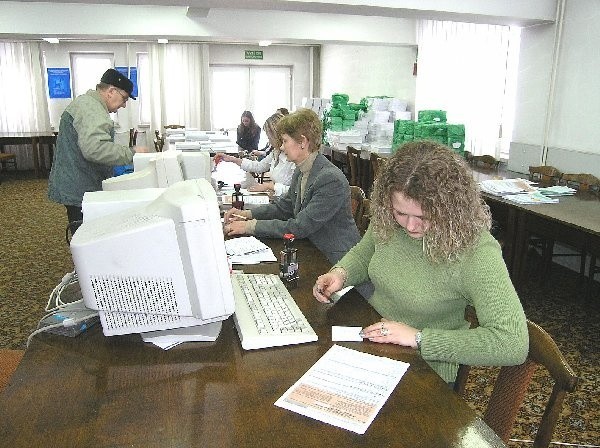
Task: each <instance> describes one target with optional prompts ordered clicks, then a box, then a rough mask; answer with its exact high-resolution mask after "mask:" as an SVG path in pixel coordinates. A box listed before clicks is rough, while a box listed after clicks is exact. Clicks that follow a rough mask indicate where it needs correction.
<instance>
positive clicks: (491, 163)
mask: <svg viewBox="0 0 600 448" xmlns="http://www.w3.org/2000/svg"><path fill="white" fill-rule="evenodd" d="M471 164H472V165H473V166H481V167H483V168H488V169H492V170H497V169H498V165H500V161H499V160H496V159H495V158H493V157H492V156H490V155H487V154H486V155H484V156H471Z"/></svg>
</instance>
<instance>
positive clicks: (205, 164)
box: [102, 150, 212, 191]
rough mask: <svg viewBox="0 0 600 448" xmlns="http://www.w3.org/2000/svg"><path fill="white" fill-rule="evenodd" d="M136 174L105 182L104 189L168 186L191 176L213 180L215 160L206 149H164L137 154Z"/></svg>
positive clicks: (134, 162)
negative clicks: (213, 161) (212, 159)
mask: <svg viewBox="0 0 600 448" xmlns="http://www.w3.org/2000/svg"><path fill="white" fill-rule="evenodd" d="M133 169H134V172H133V173H129V174H123V175H121V176H116V177H111V178H109V179H106V180H104V181H102V190H104V191H116V190H133V189H138V188H166V187H168V186H170V185H173V184H175V183H176V182H181V181H182V180H190V179H206V180H207V181H209V182H210V181H211V174H212V161H211V158H210V154H209V153H207V152H182V151H173V150H169V151H164V152H159V153H152V154H135V155H134V157H133Z"/></svg>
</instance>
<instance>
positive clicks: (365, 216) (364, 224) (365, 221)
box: [358, 198, 371, 235]
mask: <svg viewBox="0 0 600 448" xmlns="http://www.w3.org/2000/svg"><path fill="white" fill-rule="evenodd" d="M362 209H363V210H362V218H361V221H360V226H359V227H358V230H359V231H360V234H361V235H364V234H365V232H366V231H367V229H368V228H369V224H370V223H371V200H370V199H367V198H365V199H364V200H363V207H362Z"/></svg>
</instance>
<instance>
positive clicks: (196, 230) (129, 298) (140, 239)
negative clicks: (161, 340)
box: [71, 179, 234, 335]
mask: <svg viewBox="0 0 600 448" xmlns="http://www.w3.org/2000/svg"><path fill="white" fill-rule="evenodd" d="M71 253H72V256H73V262H74V264H75V270H76V271H77V274H78V278H79V282H80V286H81V291H82V295H83V301H84V303H85V305H86V306H87V307H88V308H91V309H95V310H99V312H100V313H99V314H100V320H101V323H102V328H103V331H104V334H105V335H118V334H128V333H145V332H154V331H157V330H168V329H174V328H183V327H196V326H202V325H205V324H210V323H212V322H218V321H222V320H224V319H226V318H227V317H229V316H230V315H231V314H232V313H233V311H234V300H233V292H232V287H231V280H230V277H229V275H230V273H229V264H228V262H227V255H226V253H225V244H224V239H223V231H222V225H221V219H220V214H219V206H218V203H217V197H216V194H215V191H214V189H213V188H212V186H211V185H210V184H209V183H208V182H207V181H206V180H204V179H197V180H188V181H183V182H178V183H176V184H175V185H172V186H170V187H169V188H167V189H165V191H164V192H163V193H162V194H161V195H160V196H159V197H158V198H157V199H156V200H154V201H152V202H151V203H149V204H148V205H145V206H141V207H135V208H131V209H128V210H124V211H121V212H117V213H114V214H110V215H107V216H103V217H99V218H97V219H93V220H89V221H87V220H84V222H83V224H82V225H81V227H79V229H78V230H77V232H75V234H74V235H73V238H72V239H71Z"/></svg>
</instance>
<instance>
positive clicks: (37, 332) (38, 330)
mask: <svg viewBox="0 0 600 448" xmlns="http://www.w3.org/2000/svg"><path fill="white" fill-rule="evenodd" d="M62 326H63V324H62V322H60V323H58V324H53V325H48V326H46V327H43V328H38V329H37V330H35V331H34V332H33V333H31V334H30V335H29V337H28V338H27V345H26V347H29V343H30V342H31V339H32V338H33V337H34V336H35V335H36V334H39V333H42V332H44V331H46V330H49V329H51V328H58V327H62Z"/></svg>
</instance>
